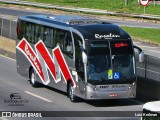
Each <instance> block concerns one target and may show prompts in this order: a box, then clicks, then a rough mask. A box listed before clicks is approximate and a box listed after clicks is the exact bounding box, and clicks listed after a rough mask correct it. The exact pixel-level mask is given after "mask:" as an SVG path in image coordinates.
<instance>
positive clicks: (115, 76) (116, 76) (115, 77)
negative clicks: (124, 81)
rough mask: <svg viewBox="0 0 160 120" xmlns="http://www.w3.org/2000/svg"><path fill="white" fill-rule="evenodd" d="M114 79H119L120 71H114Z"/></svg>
mask: <svg viewBox="0 0 160 120" xmlns="http://www.w3.org/2000/svg"><path fill="white" fill-rule="evenodd" d="M113 77H114V79H116V80H117V79H119V78H120V73H119V72H114V75H113Z"/></svg>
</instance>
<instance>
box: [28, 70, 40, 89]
mask: <svg viewBox="0 0 160 120" xmlns="http://www.w3.org/2000/svg"><path fill="white" fill-rule="evenodd" d="M30 82H31V85H32V87H39V83H38V82H37V81H36V74H35V72H34V70H33V69H31V72H30Z"/></svg>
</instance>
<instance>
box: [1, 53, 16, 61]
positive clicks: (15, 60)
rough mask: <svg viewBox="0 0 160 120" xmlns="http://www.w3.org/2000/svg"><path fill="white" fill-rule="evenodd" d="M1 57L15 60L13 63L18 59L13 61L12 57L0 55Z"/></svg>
mask: <svg viewBox="0 0 160 120" xmlns="http://www.w3.org/2000/svg"><path fill="white" fill-rule="evenodd" d="M0 56H1V57H4V58H7V59H10V60H13V61H16V59H13V58H10V57H7V56H4V55H1V54H0Z"/></svg>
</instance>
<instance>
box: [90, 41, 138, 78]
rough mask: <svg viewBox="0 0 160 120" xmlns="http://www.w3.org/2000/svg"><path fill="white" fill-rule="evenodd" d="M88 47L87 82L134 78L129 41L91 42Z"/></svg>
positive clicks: (131, 50) (133, 64)
mask: <svg viewBox="0 0 160 120" xmlns="http://www.w3.org/2000/svg"><path fill="white" fill-rule="evenodd" d="M88 46H89V47H88V48H89V49H88V64H87V75H88V80H89V81H90V80H91V81H96V80H98V81H104V80H105V81H106V80H124V79H132V78H134V77H135V62H134V55H133V49H132V44H131V41H117V40H116V41H91V42H90V43H89V44H88Z"/></svg>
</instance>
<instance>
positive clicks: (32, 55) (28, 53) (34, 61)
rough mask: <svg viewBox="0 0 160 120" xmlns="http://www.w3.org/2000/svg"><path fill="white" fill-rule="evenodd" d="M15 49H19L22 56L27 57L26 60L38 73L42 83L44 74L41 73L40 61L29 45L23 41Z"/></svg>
mask: <svg viewBox="0 0 160 120" xmlns="http://www.w3.org/2000/svg"><path fill="white" fill-rule="evenodd" d="M17 48H18V49H20V50H21V51H22V52H23V54H24V55H25V56H26V57H27V59H28V60H29V61H30V62H31V64H32V66H33V67H34V69H35V70H36V72H37V73H38V75H39V76H40V77H41V79H42V80H43V81H45V80H44V74H43V71H42V66H41V64H40V61H39V60H38V58H37V56H36V53H35V52H34V51H33V49H32V48H31V46H30V45H29V43H28V42H27V41H26V40H25V39H23V40H22V41H21V42H20V43H19V44H18V45H17Z"/></svg>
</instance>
